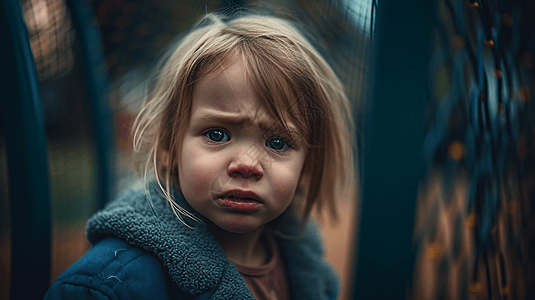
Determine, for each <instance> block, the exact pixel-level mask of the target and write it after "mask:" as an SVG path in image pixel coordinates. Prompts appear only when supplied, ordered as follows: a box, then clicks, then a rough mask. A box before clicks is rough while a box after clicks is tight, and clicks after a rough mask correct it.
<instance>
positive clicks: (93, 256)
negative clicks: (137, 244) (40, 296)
mask: <svg viewBox="0 0 535 300" xmlns="http://www.w3.org/2000/svg"><path fill="white" fill-rule="evenodd" d="M168 298H169V297H168V292H167V286H166V277H165V272H164V269H163V267H162V265H161V264H160V262H159V261H158V260H157V259H156V258H155V257H154V256H153V255H151V254H149V253H146V252H144V251H142V250H140V249H137V248H134V247H132V246H130V245H129V244H127V243H125V242H123V241H121V240H119V239H116V238H106V239H104V240H102V241H100V242H99V243H97V244H95V245H94V246H93V248H91V250H89V252H88V253H86V255H84V256H83V257H82V258H80V259H79V260H78V261H77V262H75V263H74V264H73V265H72V266H71V267H69V268H68V269H67V270H66V271H65V272H64V273H63V274H61V275H60V276H59V277H58V278H57V279H56V281H55V282H54V283H53V284H52V285H51V286H50V288H49V289H48V291H47V293H46V295H45V299H47V300H48V299H81V300H84V299H106V300H108V299H121V300H126V299H128V300H130V299H132V300H137V299H155V300H164V299H168Z"/></svg>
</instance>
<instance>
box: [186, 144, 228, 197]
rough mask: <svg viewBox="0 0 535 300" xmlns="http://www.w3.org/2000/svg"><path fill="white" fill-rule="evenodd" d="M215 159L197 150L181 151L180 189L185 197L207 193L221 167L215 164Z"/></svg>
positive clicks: (204, 195)
mask: <svg viewBox="0 0 535 300" xmlns="http://www.w3.org/2000/svg"><path fill="white" fill-rule="evenodd" d="M216 162H217V159H216V158H215V157H212V156H210V155H204V154H203V153H202V152H201V151H199V149H197V151H193V150H186V149H184V150H183V152H182V156H181V159H180V162H179V166H178V170H179V182H180V189H181V190H182V192H183V193H184V195H185V196H186V198H189V197H192V198H203V197H206V196H207V195H209V192H210V185H211V184H212V181H213V180H214V178H216V177H217V174H218V172H220V169H221V168H218V167H217V166H216Z"/></svg>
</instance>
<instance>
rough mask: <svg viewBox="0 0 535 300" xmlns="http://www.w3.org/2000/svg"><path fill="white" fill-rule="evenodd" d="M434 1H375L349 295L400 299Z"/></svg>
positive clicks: (418, 167) (406, 276)
mask: <svg viewBox="0 0 535 300" xmlns="http://www.w3.org/2000/svg"><path fill="white" fill-rule="evenodd" d="M433 8H434V1H433V0H414V1H399V0H383V1H379V2H378V8H377V19H376V31H375V34H376V35H375V37H374V41H375V42H376V44H375V45H374V46H375V48H374V49H375V53H373V55H374V61H373V65H372V68H371V69H372V75H373V77H372V78H373V81H372V82H373V88H372V89H371V90H372V92H373V95H372V97H371V100H370V101H368V103H367V104H366V105H367V113H365V117H366V119H365V129H364V133H363V134H364V149H361V151H363V153H364V159H363V164H364V165H363V182H362V187H363V191H362V197H363V198H362V206H361V212H360V213H361V221H360V222H361V223H360V226H359V230H358V231H359V235H360V236H359V237H358V239H357V240H358V244H357V246H358V248H356V251H357V254H358V255H357V259H356V260H355V267H354V276H353V285H352V288H353V299H359V300H365V299H374V300H375V299H406V297H407V287H408V283H409V280H410V279H411V275H412V274H411V266H412V261H411V260H412V253H411V244H412V232H413V223H414V211H415V203H416V201H415V200H416V192H417V187H418V182H419V179H420V176H421V175H422V174H423V164H422V159H421V148H422V141H423V121H424V106H425V103H426V100H427V99H428V97H429V92H428V82H427V68H428V61H429V52H430V37H431V21H432V20H431V16H432V15H433Z"/></svg>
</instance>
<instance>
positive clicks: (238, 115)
mask: <svg viewBox="0 0 535 300" xmlns="http://www.w3.org/2000/svg"><path fill="white" fill-rule="evenodd" d="M248 73H249V72H248V69H247V65H246V63H245V62H244V61H243V60H242V59H236V58H234V59H230V60H229V61H228V62H227V63H226V64H225V65H221V66H220V67H219V68H217V69H216V70H215V71H214V72H212V73H210V74H208V75H207V76H205V77H203V78H202V79H201V80H200V81H199V82H197V84H196V85H195V88H194V92H193V103H192V112H191V116H192V121H193V122H196V121H199V120H200V121H202V120H208V119H210V118H212V119H217V118H219V119H221V118H225V117H226V118H231V119H233V121H235V122H244V123H250V124H251V125H253V124H254V125H258V126H260V127H268V126H269V125H270V124H271V123H273V118H272V117H270V115H269V114H268V112H267V111H266V109H265V108H264V106H263V104H262V102H261V100H260V99H259V97H258V96H257V93H256V91H255V89H254V86H253V85H252V83H251V81H250V80H249V78H247V76H248Z"/></svg>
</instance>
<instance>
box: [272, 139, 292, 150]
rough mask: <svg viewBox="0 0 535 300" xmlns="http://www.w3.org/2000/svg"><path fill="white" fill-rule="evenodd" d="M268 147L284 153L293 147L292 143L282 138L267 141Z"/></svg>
mask: <svg viewBox="0 0 535 300" xmlns="http://www.w3.org/2000/svg"><path fill="white" fill-rule="evenodd" d="M266 146H268V147H269V148H271V149H273V150H276V151H284V150H286V149H288V148H290V147H291V145H290V143H289V142H288V141H287V140H286V139H285V138H282V137H278V136H277V137H273V138H270V139H269V140H267V141H266Z"/></svg>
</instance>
